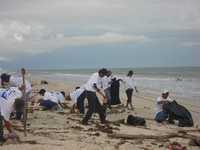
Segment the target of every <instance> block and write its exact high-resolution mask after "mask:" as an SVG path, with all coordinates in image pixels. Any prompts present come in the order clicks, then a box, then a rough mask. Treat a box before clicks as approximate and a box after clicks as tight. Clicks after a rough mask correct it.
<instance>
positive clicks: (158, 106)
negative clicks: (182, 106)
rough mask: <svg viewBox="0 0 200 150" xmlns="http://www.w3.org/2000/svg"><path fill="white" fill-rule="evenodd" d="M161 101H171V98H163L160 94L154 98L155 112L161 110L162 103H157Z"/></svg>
mask: <svg viewBox="0 0 200 150" xmlns="http://www.w3.org/2000/svg"><path fill="white" fill-rule="evenodd" d="M161 101H172V100H171V99H170V98H169V97H168V98H167V99H163V97H162V96H160V97H158V98H157V99H156V108H155V111H156V114H157V113H159V112H161V111H163V104H159V102H161Z"/></svg>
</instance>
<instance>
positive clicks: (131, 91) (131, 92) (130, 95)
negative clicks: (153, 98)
mask: <svg viewBox="0 0 200 150" xmlns="http://www.w3.org/2000/svg"><path fill="white" fill-rule="evenodd" d="M132 97H133V89H130V92H129V99H130V101H129V104H130V106H131V109H133V104H132Z"/></svg>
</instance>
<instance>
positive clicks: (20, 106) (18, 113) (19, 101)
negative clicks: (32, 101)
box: [15, 99, 25, 120]
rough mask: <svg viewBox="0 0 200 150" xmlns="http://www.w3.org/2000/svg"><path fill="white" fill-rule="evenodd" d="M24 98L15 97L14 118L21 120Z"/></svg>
mask: <svg viewBox="0 0 200 150" xmlns="http://www.w3.org/2000/svg"><path fill="white" fill-rule="evenodd" d="M24 104H25V102H24V100H23V99H17V100H15V110H16V119H17V120H21V119H22V116H23V112H24Z"/></svg>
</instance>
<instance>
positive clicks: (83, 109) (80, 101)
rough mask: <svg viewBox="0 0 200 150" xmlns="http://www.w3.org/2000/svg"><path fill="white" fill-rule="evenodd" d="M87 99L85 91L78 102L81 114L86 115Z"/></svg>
mask: <svg viewBox="0 0 200 150" xmlns="http://www.w3.org/2000/svg"><path fill="white" fill-rule="evenodd" d="M85 98H86V91H84V92H83V93H82V94H81V95H80V96H79V98H78V100H77V108H78V110H79V112H80V113H81V114H84V113H85V107H84V100H85Z"/></svg>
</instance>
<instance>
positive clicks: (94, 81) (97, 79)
mask: <svg viewBox="0 0 200 150" xmlns="http://www.w3.org/2000/svg"><path fill="white" fill-rule="evenodd" d="M94 84H96V85H97V87H98V88H99V89H102V88H103V85H102V78H101V77H100V76H99V73H98V72H96V73H94V74H92V76H91V77H90V79H89V80H88V81H87V83H86V84H85V85H84V88H85V89H86V90H87V91H92V92H96V89H95V88H94Z"/></svg>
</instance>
